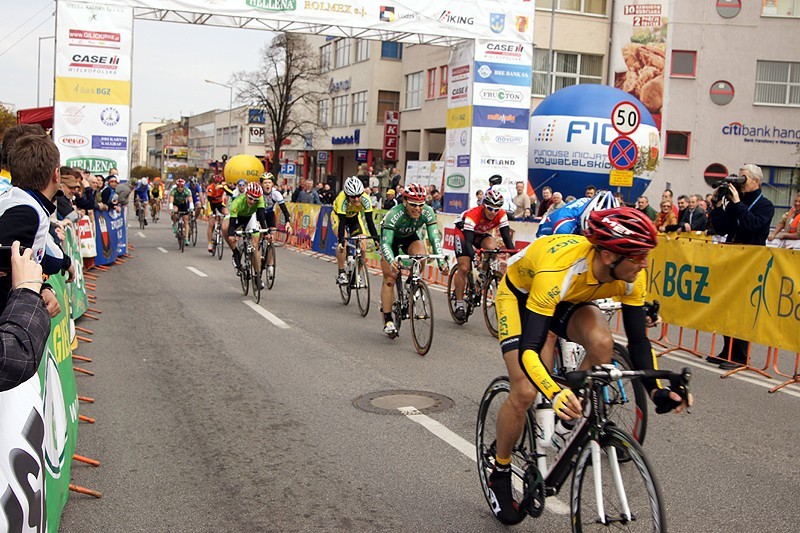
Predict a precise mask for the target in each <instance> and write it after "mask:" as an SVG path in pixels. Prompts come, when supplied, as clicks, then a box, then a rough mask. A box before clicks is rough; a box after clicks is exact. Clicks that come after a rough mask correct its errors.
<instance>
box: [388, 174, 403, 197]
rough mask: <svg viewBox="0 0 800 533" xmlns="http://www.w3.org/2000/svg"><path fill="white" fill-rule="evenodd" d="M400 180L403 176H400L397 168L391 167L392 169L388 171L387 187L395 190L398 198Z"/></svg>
mask: <svg viewBox="0 0 800 533" xmlns="http://www.w3.org/2000/svg"><path fill="white" fill-rule="evenodd" d="M401 181H403V178H402V176H400V171H399V170H397V167H392V171H391V172H390V173H389V188H390V189H394V190H395V191H397V197H398V198H399V197H400V182H401Z"/></svg>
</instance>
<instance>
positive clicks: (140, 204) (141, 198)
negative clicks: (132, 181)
mask: <svg viewBox="0 0 800 533" xmlns="http://www.w3.org/2000/svg"><path fill="white" fill-rule="evenodd" d="M149 202H150V183H149V181H148V180H147V178H142V179H140V180H139V183H138V184H137V185H136V188H135V189H134V190H133V205H134V207H135V208H136V217H137V218H138V217H139V209H145V219H144V225H145V226H146V225H147V212H146V209H147V204H148V203H149Z"/></svg>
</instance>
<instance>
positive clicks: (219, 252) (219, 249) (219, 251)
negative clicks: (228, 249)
mask: <svg viewBox="0 0 800 533" xmlns="http://www.w3.org/2000/svg"><path fill="white" fill-rule="evenodd" d="M214 242H215V243H216V246H217V257H218V258H219V260H220V261H222V253H223V252H224V251H225V246H224V244H225V243H224V241H223V240H222V227H220V228H219V230H218V231H217V235H216V237H214Z"/></svg>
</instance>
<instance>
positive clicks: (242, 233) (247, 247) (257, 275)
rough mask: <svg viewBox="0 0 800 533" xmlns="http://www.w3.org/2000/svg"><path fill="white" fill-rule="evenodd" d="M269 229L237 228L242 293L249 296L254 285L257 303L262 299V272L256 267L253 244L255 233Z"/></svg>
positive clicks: (253, 294) (253, 290) (253, 291)
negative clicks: (249, 291)
mask: <svg viewBox="0 0 800 533" xmlns="http://www.w3.org/2000/svg"><path fill="white" fill-rule="evenodd" d="M268 231H269V230H268V229H267V230H262V229H253V230H237V231H236V233H235V234H236V237H237V240H238V242H237V243H236V247H237V248H238V250H239V257H240V258H241V259H240V261H241V265H240V266H239V269H238V272H237V273H238V275H239V281H240V282H241V284H242V294H244V295H245V296H247V293H248V290H249V289H250V288H251V287H252V296H253V300H254V301H255V302H256V303H259V302H260V301H261V272H260V270H259V269H256V263H255V257H256V255H255V254H256V253H258V252H257V251H256V247H255V246H254V245H253V239H252V237H253V235H260V234H262V233H267V232H268Z"/></svg>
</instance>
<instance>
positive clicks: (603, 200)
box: [581, 191, 619, 233]
mask: <svg viewBox="0 0 800 533" xmlns="http://www.w3.org/2000/svg"><path fill="white" fill-rule="evenodd" d="M615 207H619V202H618V201H617V199H616V198H614V195H613V194H611V191H597V194H595V195H594V198H592V199H591V200H590V201H589V203H588V204H586V207H584V208H583V212H582V213H581V231H583V233H586V228H587V226H588V223H589V215H590V214H591V213H592V211H603V210H605V209H613V208H615Z"/></svg>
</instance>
